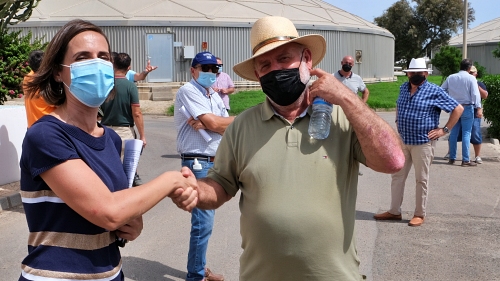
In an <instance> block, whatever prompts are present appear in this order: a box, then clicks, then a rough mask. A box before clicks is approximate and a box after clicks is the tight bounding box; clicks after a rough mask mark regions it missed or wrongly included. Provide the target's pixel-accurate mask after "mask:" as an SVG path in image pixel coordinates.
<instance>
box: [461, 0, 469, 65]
mask: <svg viewBox="0 0 500 281" xmlns="http://www.w3.org/2000/svg"><path fill="white" fill-rule="evenodd" d="M467 6H468V5H467V0H464V25H463V30H464V33H463V39H464V41H463V43H462V58H463V59H466V58H467V16H468V13H469V9H468V8H467Z"/></svg>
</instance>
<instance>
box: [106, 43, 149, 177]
mask: <svg viewBox="0 0 500 281" xmlns="http://www.w3.org/2000/svg"><path fill="white" fill-rule="evenodd" d="M130 62H131V58H130V56H129V55H128V54H126V53H119V54H117V55H116V56H115V57H114V60H113V67H114V72H115V96H114V98H113V99H109V100H107V101H106V102H104V103H103V104H102V105H101V110H102V112H103V115H104V116H103V117H102V119H101V124H103V125H105V126H107V127H110V128H111V129H113V130H114V131H115V132H116V133H117V134H118V135H119V136H120V138H121V139H122V152H123V149H124V148H125V140H131V139H136V138H137V137H136V132H135V129H134V127H137V131H138V132H139V136H140V137H139V139H140V140H141V141H142V147H143V148H144V147H146V144H147V143H146V135H145V133H144V118H143V116H142V111H141V105H140V103H139V92H138V91H137V86H136V85H135V84H134V83H133V82H130V81H129V80H127V79H126V77H125V75H126V74H127V71H129V70H130ZM122 154H123V153H122ZM122 156H123V155H122ZM141 184H142V180H141V179H140V177H139V175H138V174H137V172H136V174H135V176H134V182H133V186H138V185H141Z"/></svg>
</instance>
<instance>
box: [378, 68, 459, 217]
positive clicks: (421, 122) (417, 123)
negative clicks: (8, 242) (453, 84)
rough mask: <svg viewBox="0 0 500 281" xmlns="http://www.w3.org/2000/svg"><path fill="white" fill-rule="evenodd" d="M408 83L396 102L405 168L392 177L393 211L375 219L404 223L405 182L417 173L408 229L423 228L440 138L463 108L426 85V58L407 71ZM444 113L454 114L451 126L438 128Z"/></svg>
mask: <svg viewBox="0 0 500 281" xmlns="http://www.w3.org/2000/svg"><path fill="white" fill-rule="evenodd" d="M404 72H406V74H407V76H408V80H409V82H405V83H403V85H401V87H400V92H399V97H398V100H397V101H396V123H397V127H398V132H399V135H400V136H401V139H402V140H403V152H404V154H405V165H404V167H403V169H401V170H400V171H399V172H397V173H395V174H392V176H391V178H392V182H391V208H390V209H389V211H387V212H384V213H381V214H376V215H375V216H373V217H374V218H375V219H376V220H401V219H402V217H401V204H403V195H404V189H405V182H406V178H407V177H408V173H409V172H410V169H411V167H412V166H413V167H414V169H415V178H416V186H415V201H416V202H415V212H414V214H413V218H412V219H411V220H410V222H409V223H408V225H410V226H420V225H422V223H423V222H424V219H425V217H426V207H427V194H428V189H429V178H430V177H429V174H430V173H429V172H430V167H431V164H432V160H433V159H434V149H435V147H436V141H437V139H438V138H439V137H442V136H444V135H446V134H447V133H448V132H449V129H450V128H452V127H453V126H454V125H455V123H456V122H457V120H458V118H459V117H460V114H462V111H463V108H462V106H461V105H460V104H458V102H457V101H456V100H454V99H453V98H452V97H450V96H449V95H448V94H447V93H446V92H445V91H444V90H443V89H441V88H440V87H439V86H437V85H435V84H432V83H430V82H428V81H427V76H428V75H429V72H430V70H428V69H427V67H426V64H425V59H424V58H418V59H412V60H411V62H410V66H409V68H408V69H407V70H404ZM441 110H444V111H446V112H451V114H450V118H449V119H448V122H446V124H445V126H444V127H443V128H439V116H440V114H441Z"/></svg>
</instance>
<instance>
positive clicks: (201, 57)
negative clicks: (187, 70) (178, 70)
mask: <svg viewBox="0 0 500 281" xmlns="http://www.w3.org/2000/svg"><path fill="white" fill-rule="evenodd" d="M198 64H217V59H216V58H215V56H214V55H212V53H210V52H201V53H198V54H196V56H195V57H194V59H193V62H192V63H191V67H195V66H196V65H198Z"/></svg>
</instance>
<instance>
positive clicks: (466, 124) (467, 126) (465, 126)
mask: <svg viewBox="0 0 500 281" xmlns="http://www.w3.org/2000/svg"><path fill="white" fill-rule="evenodd" d="M473 122H474V106H472V105H466V106H464V112H463V113H462V116H460V119H458V122H457V124H455V126H453V129H452V130H451V133H450V137H449V139H448V142H449V145H450V160H455V159H457V137H458V134H459V132H460V129H461V130H462V161H463V162H469V161H470V158H469V149H470V137H471V132H472V123H473Z"/></svg>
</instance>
